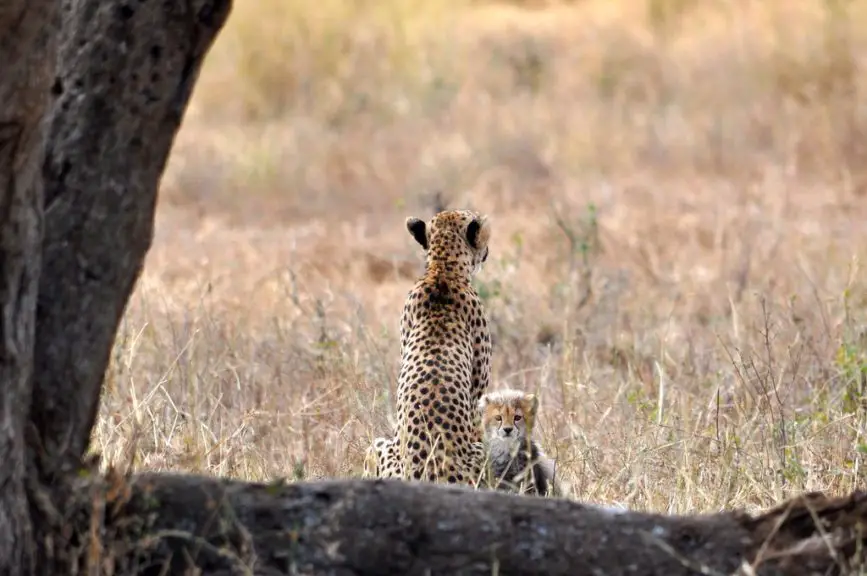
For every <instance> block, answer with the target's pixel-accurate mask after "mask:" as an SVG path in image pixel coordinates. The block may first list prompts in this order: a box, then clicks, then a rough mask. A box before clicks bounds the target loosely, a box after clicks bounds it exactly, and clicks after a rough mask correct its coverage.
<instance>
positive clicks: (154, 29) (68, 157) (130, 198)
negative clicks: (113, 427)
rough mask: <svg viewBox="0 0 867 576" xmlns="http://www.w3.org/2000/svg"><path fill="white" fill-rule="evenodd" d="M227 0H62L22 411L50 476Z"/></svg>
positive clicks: (138, 251)
mask: <svg viewBox="0 0 867 576" xmlns="http://www.w3.org/2000/svg"><path fill="white" fill-rule="evenodd" d="M230 6H231V1H230V0H179V1H173V2H142V1H136V2H132V1H111V2H105V1H103V0H77V1H74V2H73V1H71V0H65V1H64V2H63V25H62V32H61V36H60V51H59V63H58V74H57V78H56V80H55V82H54V92H55V94H56V95H57V100H56V102H55V103H54V107H53V110H52V113H51V116H50V118H49V126H50V129H49V136H48V146H47V151H46V159H45V166H44V178H45V230H46V233H45V240H44V247H43V271H42V277H41V281H40V284H39V301H38V308H37V314H36V355H35V362H34V374H33V381H34V389H33V412H32V416H31V418H32V421H33V423H34V425H35V429H36V430H37V431H38V434H39V440H40V444H41V446H40V451H41V458H40V465H41V467H42V471H43V474H44V475H45V476H46V477H49V478H50V477H52V476H53V475H54V474H56V473H57V472H58V470H60V469H66V470H68V469H72V468H74V467H75V466H77V463H78V462H79V460H80V458H81V457H82V455H83V454H84V452H85V450H86V449H87V446H88V444H89V441H90V433H91V429H92V428H93V425H94V421H95V418H96V414H97V408H98V405H99V398H100V391H101V388H102V383H103V378H104V375H105V371H106V367H107V365H108V362H109V358H110V352H111V348H112V344H113V343H114V339H115V334H116V331H117V328H118V325H119V322H120V319H121V317H122V315H123V312H124V309H125V307H126V303H127V301H128V299H129V297H130V295H131V293H132V290H133V288H134V286H135V282H136V280H137V279H138V277H139V273H140V271H141V268H142V265H143V263H144V259H145V255H146V254H147V251H148V249H149V248H150V244H151V239H152V236H153V221H154V210H155V206H156V199H157V188H158V185H159V180H160V177H161V175H162V172H163V169H164V168H165V164H166V160H167V158H168V155H169V151H170V150H171V146H172V143H173V141H174V137H175V134H176V132H177V129H178V127H179V125H180V123H181V119H182V117H183V113H184V110H185V109H186V106H187V103H188V101H189V97H190V94H191V92H192V90H193V85H194V83H195V81H196V79H197V77H198V73H199V69H200V67H201V64H202V61H203V59H204V57H205V54H206V53H207V50H208V49H209V47H210V46H211V44H212V42H213V40H214V38H215V37H216V35H217V33H218V31H219V30H220V29H221V28H222V26H223V24H224V22H225V21H226V18H227V17H228V14H229V9H230Z"/></svg>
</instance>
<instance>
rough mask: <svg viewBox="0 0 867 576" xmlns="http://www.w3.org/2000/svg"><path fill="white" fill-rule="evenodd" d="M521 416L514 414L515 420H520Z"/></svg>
mask: <svg viewBox="0 0 867 576" xmlns="http://www.w3.org/2000/svg"><path fill="white" fill-rule="evenodd" d="M521 418H523V416H521V415H520V414H515V422H520V421H521Z"/></svg>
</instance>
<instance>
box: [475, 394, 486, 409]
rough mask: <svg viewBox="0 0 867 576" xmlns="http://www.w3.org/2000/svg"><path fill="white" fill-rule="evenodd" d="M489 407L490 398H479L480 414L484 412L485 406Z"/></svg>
mask: <svg viewBox="0 0 867 576" xmlns="http://www.w3.org/2000/svg"><path fill="white" fill-rule="evenodd" d="M487 405H488V397H487V396H482V397H481V398H479V403H478V405H477V406H478V409H479V412H484V411H485V406H487Z"/></svg>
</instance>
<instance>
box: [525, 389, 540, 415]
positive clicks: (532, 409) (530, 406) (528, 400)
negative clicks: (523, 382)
mask: <svg viewBox="0 0 867 576" xmlns="http://www.w3.org/2000/svg"><path fill="white" fill-rule="evenodd" d="M524 402H525V404H526V406H527V408H526V409H527V412H529V413H530V414H535V413H536V410H538V409H539V397H538V396H536V395H535V394H527V395H526V396H525V397H524Z"/></svg>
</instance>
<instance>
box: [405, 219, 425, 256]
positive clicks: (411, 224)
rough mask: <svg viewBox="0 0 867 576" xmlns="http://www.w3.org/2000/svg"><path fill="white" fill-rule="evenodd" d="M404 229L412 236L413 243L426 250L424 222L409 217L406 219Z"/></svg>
mask: <svg viewBox="0 0 867 576" xmlns="http://www.w3.org/2000/svg"><path fill="white" fill-rule="evenodd" d="M406 229H407V230H409V233H410V234H412V237H413V238H415V241H416V242H418V243H419V244H421V247H422V248H424V249H425V250H427V248H428V243H427V227H426V226H425V223H424V220H420V219H418V218H415V217H413V216H410V217H409V218H407V219H406Z"/></svg>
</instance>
